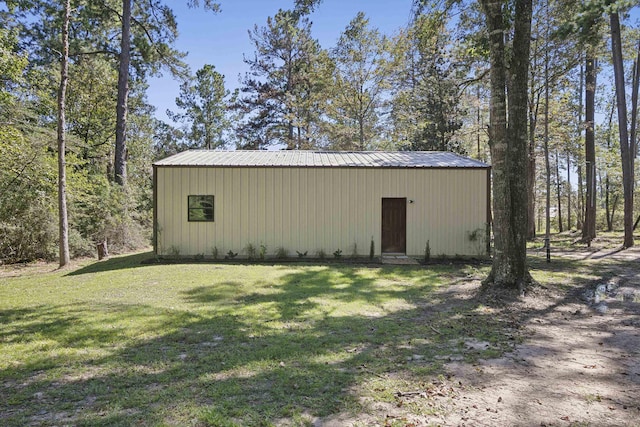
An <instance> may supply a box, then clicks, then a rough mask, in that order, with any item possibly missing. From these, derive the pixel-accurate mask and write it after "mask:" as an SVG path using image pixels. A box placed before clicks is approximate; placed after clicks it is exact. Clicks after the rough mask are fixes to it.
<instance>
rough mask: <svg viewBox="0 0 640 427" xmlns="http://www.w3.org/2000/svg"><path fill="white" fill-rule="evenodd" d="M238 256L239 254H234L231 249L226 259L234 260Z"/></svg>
mask: <svg viewBox="0 0 640 427" xmlns="http://www.w3.org/2000/svg"><path fill="white" fill-rule="evenodd" d="M237 256H238V253H237V252H235V253H234V252H233V251H232V250H231V249H229V252H227V254H226V255H225V256H224V259H234V258H235V257H237Z"/></svg>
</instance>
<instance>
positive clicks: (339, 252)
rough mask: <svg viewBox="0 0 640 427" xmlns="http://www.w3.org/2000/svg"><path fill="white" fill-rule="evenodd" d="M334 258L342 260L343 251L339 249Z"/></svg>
mask: <svg viewBox="0 0 640 427" xmlns="http://www.w3.org/2000/svg"><path fill="white" fill-rule="evenodd" d="M333 257H334V258H335V259H340V258H342V249H337V250H336V251H334V252H333Z"/></svg>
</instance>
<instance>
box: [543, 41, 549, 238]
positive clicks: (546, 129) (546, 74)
mask: <svg viewBox="0 0 640 427" xmlns="http://www.w3.org/2000/svg"><path fill="white" fill-rule="evenodd" d="M547 33H548V31H547ZM544 166H545V172H546V182H545V189H546V200H545V201H546V205H545V227H544V230H545V231H544V238H545V245H548V244H549V237H550V236H551V161H550V159H549V47H548V46H547V47H546V48H545V54H544Z"/></svg>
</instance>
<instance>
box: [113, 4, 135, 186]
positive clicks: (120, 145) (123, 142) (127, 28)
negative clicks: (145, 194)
mask: <svg viewBox="0 0 640 427" xmlns="http://www.w3.org/2000/svg"><path fill="white" fill-rule="evenodd" d="M130 62H131V0H122V39H121V41H120V66H119V68H118V100H117V104H116V149H115V159H114V162H113V167H114V180H115V182H117V183H118V184H120V185H125V184H126V183H127V102H128V99H129V64H130Z"/></svg>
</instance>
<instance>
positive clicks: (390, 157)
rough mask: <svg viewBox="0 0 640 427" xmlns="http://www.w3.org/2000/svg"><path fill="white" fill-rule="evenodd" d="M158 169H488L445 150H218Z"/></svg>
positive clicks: (181, 157) (174, 159)
mask: <svg viewBox="0 0 640 427" xmlns="http://www.w3.org/2000/svg"><path fill="white" fill-rule="evenodd" d="M154 164H155V165H156V166H219V167H224V166H226V167H356V168H488V167H489V165H487V164H486V163H483V162H480V161H478V160H474V159H470V158H468V157H463V156H460V155H458V154H454V153H448V152H444V151H302V150H283V151H256V150H253V151H252V150H239V151H218V150H189V151H184V152H182V153H178V154H175V155H173V156H171V157H167V158H166V159H163V160H160V161H158V162H156V163H154Z"/></svg>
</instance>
